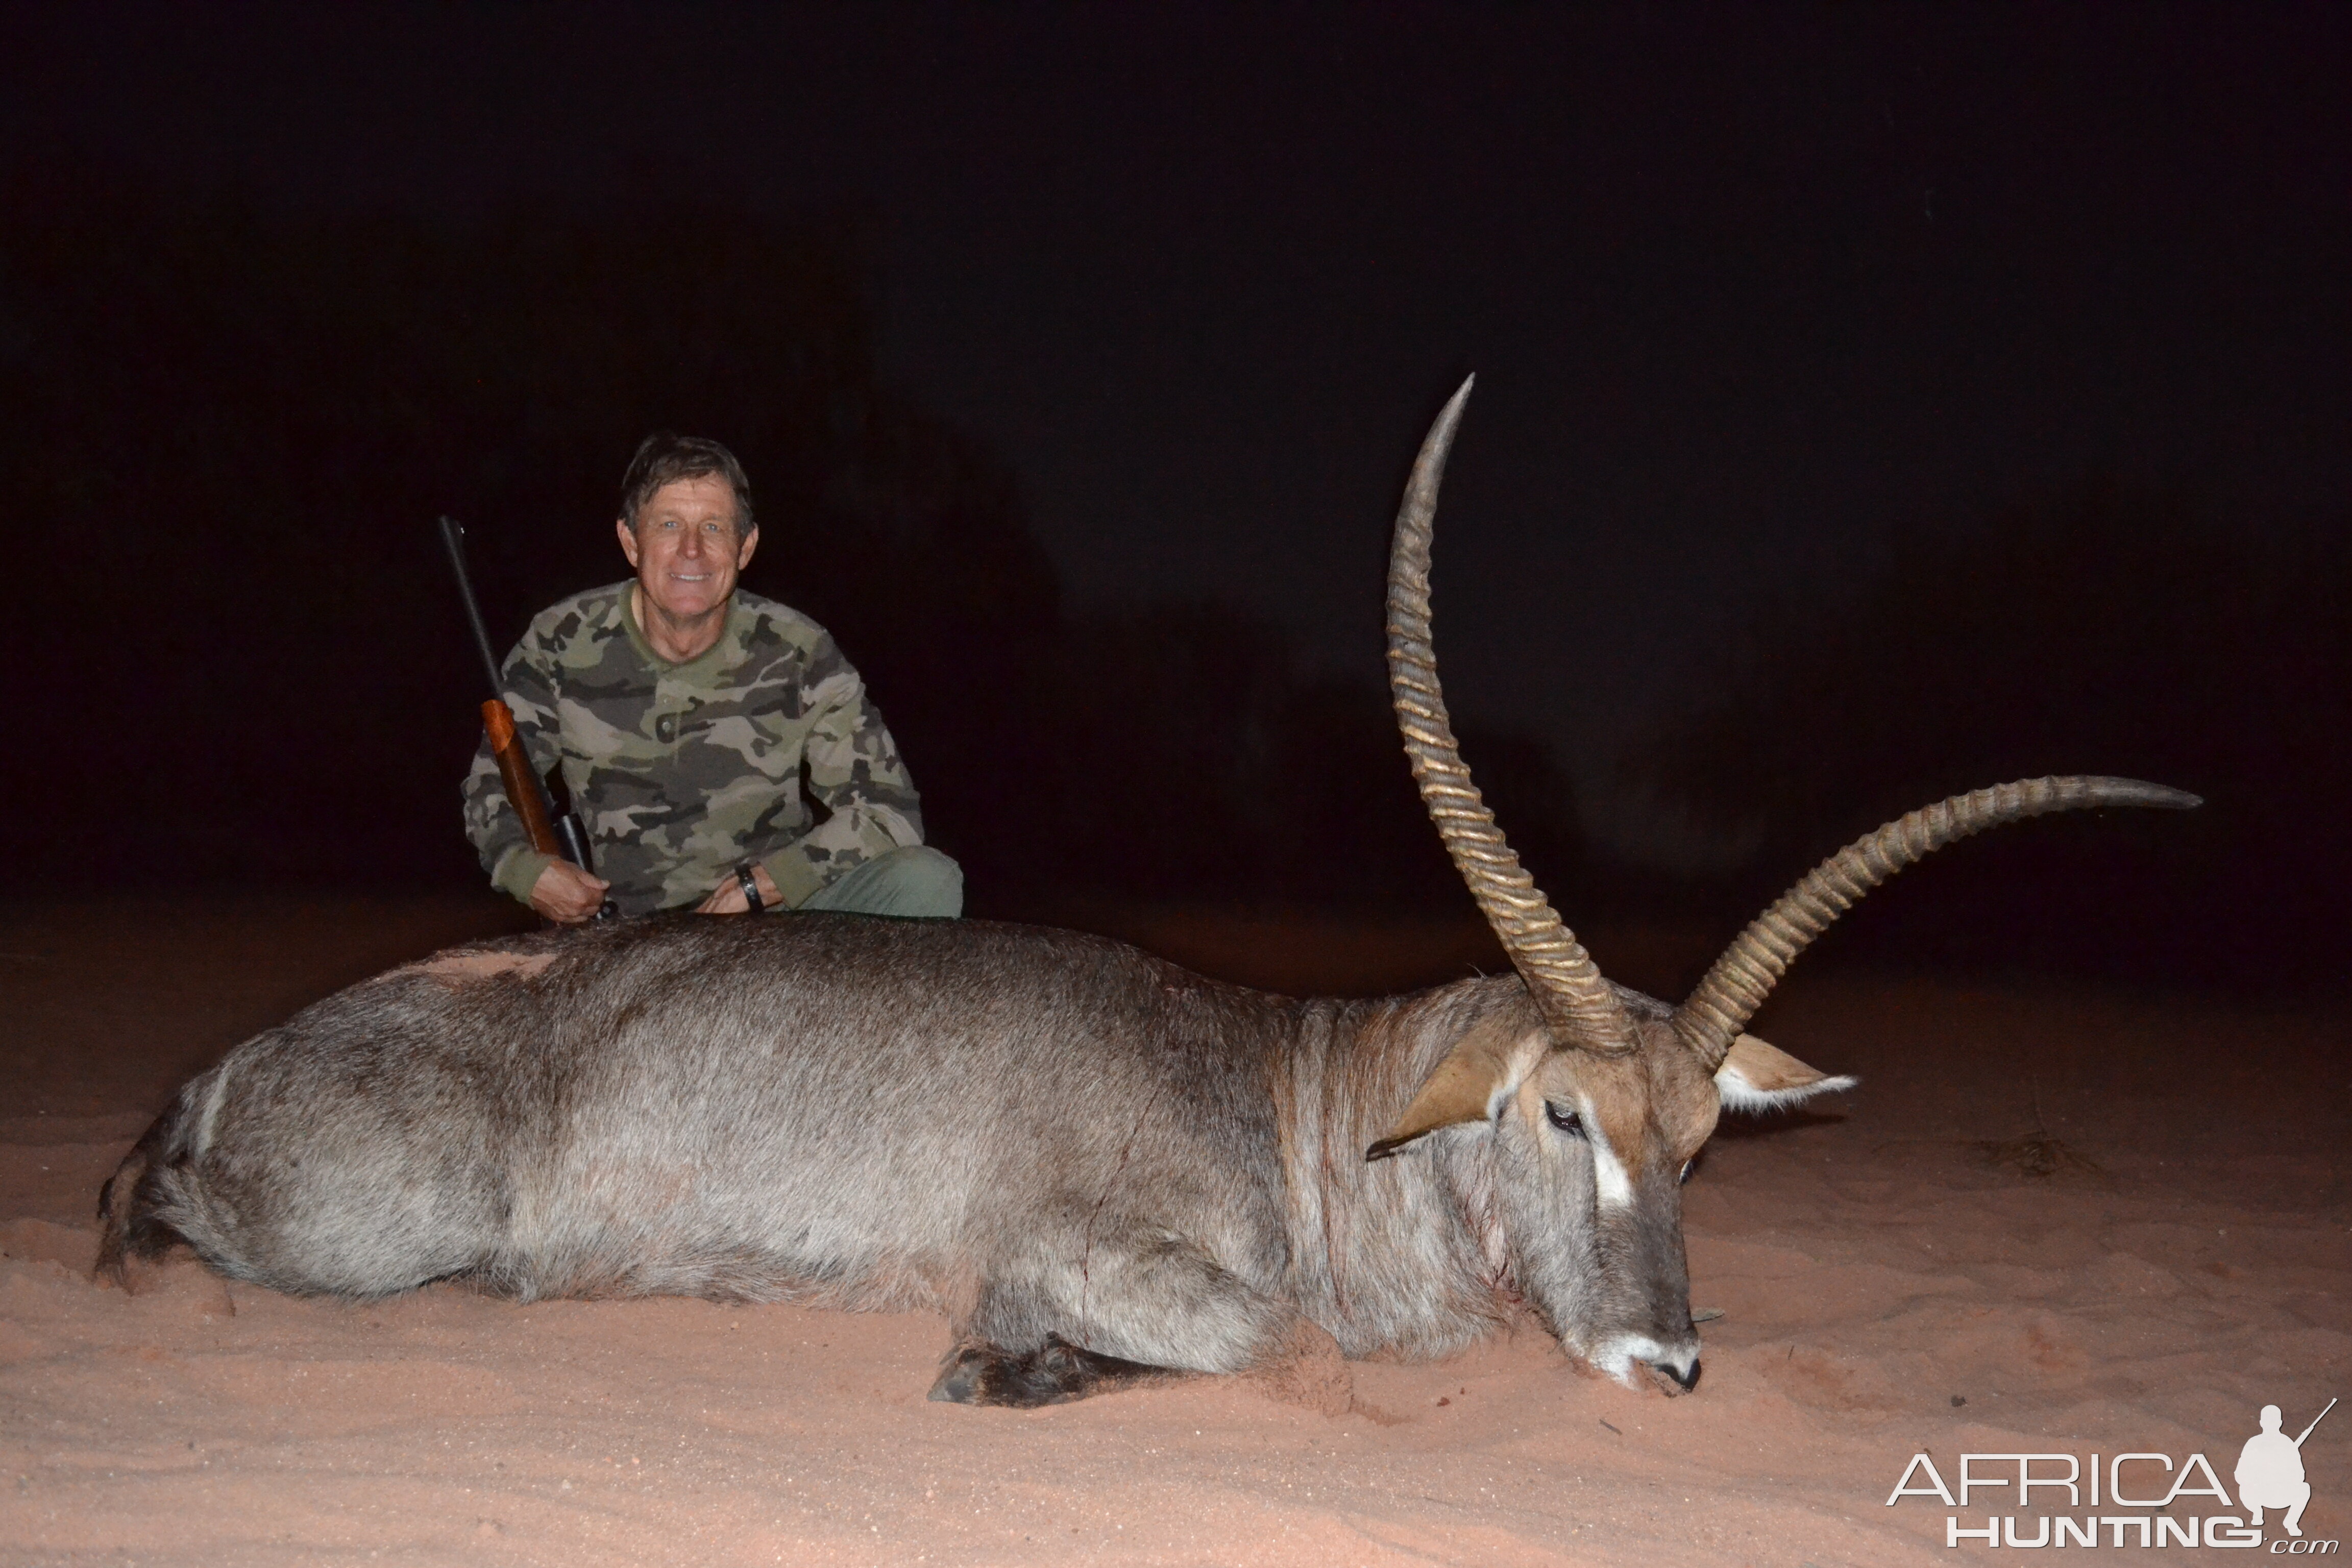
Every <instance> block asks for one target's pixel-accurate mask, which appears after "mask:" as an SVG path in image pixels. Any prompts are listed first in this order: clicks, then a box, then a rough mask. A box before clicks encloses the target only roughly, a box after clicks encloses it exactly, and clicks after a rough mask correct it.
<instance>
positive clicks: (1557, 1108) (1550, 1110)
mask: <svg viewBox="0 0 2352 1568" xmlns="http://www.w3.org/2000/svg"><path fill="white" fill-rule="evenodd" d="M1544 1116H1545V1118H1546V1120H1548V1121H1550V1122H1551V1124H1552V1125H1553V1126H1554V1127H1557V1128H1559V1130H1560V1131H1562V1132H1565V1133H1567V1134H1568V1135H1569V1136H1570V1138H1581V1137H1583V1136H1584V1121H1583V1120H1582V1119H1581V1118H1580V1117H1579V1116H1578V1115H1577V1114H1576V1112H1575V1111H1573V1110H1565V1109H1563V1108H1562V1107H1561V1105H1560V1103H1559V1101H1558V1100H1545V1101H1544Z"/></svg>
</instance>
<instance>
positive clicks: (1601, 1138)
mask: <svg viewBox="0 0 2352 1568" xmlns="http://www.w3.org/2000/svg"><path fill="white" fill-rule="evenodd" d="M1584 1142H1585V1146H1586V1147H1587V1148H1589V1149H1591V1151H1592V1185H1593V1188H1594V1190H1595V1191H1596V1192H1597V1193H1598V1194H1599V1195H1600V1198H1601V1207H1603V1208H1612V1209H1622V1208H1625V1207H1628V1206H1630V1205H1632V1204H1633V1178H1632V1177H1630V1176H1628V1175H1627V1174H1626V1173H1625V1163H1624V1162H1623V1161H1622V1160H1620V1159H1618V1158H1617V1152H1616V1151H1615V1150H1614V1149H1612V1148H1611V1147H1609V1139H1608V1136H1607V1135H1606V1134H1604V1133H1603V1132H1602V1131H1601V1119H1600V1118H1599V1117H1597V1116H1595V1115H1593V1114H1592V1108H1591V1106H1586V1107H1585V1108H1584Z"/></svg>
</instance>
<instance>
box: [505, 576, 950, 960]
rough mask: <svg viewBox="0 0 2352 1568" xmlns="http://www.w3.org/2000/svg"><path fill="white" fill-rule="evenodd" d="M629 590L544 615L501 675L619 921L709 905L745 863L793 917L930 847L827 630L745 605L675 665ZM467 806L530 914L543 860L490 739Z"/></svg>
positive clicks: (795, 615)
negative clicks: (821, 892)
mask: <svg viewBox="0 0 2352 1568" xmlns="http://www.w3.org/2000/svg"><path fill="white" fill-rule="evenodd" d="M633 587H635V582H634V580H633V581H631V582H627V583H618V584H614V585H613V586H611V587H609V588H595V589H592V590H590V591H589V592H587V593H585V594H577V595H573V596H572V597H571V598H569V599H566V600H564V601H563V602H562V604H560V605H555V606H554V607H553V608H552V609H550V610H548V611H546V612H545V613H544V614H542V615H541V616H540V617H539V618H538V619H537V620H534V621H533V622H531V624H530V630H529V631H528V632H526V633H524V634H523V639H522V641H521V642H520V643H518V644H516V645H515V648H514V651H513V652H512V653H509V655H507V660H506V666H505V668H504V669H503V670H502V671H501V672H500V673H501V678H502V680H503V682H504V685H505V687H506V700H507V704H508V706H509V707H510V708H512V709H513V710H514V717H515V731H516V732H517V733H518V734H519V735H520V736H521V737H522V741H523V743H524V745H525V747H526V748H527V749H528V750H529V752H530V760H531V765H532V767H533V768H535V769H536V770H538V771H539V772H540V773H541V774H544V773H546V771H547V770H548V769H549V768H550V767H551V766H553V765H554V764H555V763H557V762H558V761H559V760H561V762H562V764H563V781H564V784H565V785H566V786H567V787H568V788H569V789H570V790H571V792H572V806H573V809H574V810H575V811H577V812H578V813H579V815H580V819H581V821H582V823H583V825H584V826H586V828H587V830H588V837H589V842H590V846H591V849H592V851H593V855H594V857H595V860H596V874H597V875H598V876H600V877H603V878H604V879H606V880H607V881H609V882H611V883H612V884H613V890H612V893H611V895H610V896H611V898H612V899H613V900H614V902H615V903H617V904H618V905H619V906H620V908H621V911H622V912H623V913H624V914H632V915H635V914H649V913H651V912H653V911H654V910H665V909H675V908H677V907H678V906H681V905H687V906H691V905H694V904H697V903H699V902H701V901H702V900H703V899H704V897H706V896H707V895H708V894H709V892H710V891H711V889H714V888H716V887H718V886H719V883H720V882H721V881H723V880H724V879H726V878H727V877H728V876H730V874H731V873H732V871H733V869H734V868H735V867H736V866H737V865H738V864H739V863H740V862H741V861H743V860H745V859H757V860H759V861H760V862H761V864H762V865H764V866H765V867H766V868H767V869H768V875H769V876H771V877H772V878H773V879H775V883H776V887H777V888H778V889H780V890H781V891H782V893H783V896H784V902H785V903H786V904H787V905H794V904H798V903H801V902H802V901H803V900H806V899H807V898H808V897H809V896H810V895H811V894H813V893H814V892H816V890H817V889H820V888H822V887H824V885H825V884H826V883H828V882H831V881H833V880H834V879H836V878H838V877H840V876H841V875H843V874H844V873H845V872H846V871H848V870H850V869H851V868H854V867H856V866H858V865H860V864H862V863H864V862H865V861H867V860H870V859H872V858H875V857H876V856H878V855H884V854H887V853H888V852H889V851H891V850H893V849H896V848H898V847H901V846H905V845H915V844H920V843H921V842H922V841H923V818H922V813H921V809H920V807H919V805H918V804H917V796H916V795H915V787H914V784H912V782H911V781H909V780H908V777H907V769H906V767H905V765H904V764H903V763H900V762H899V760H898V745H897V743H896V742H893V741H892V740H891V739H890V731H887V730H886V729H884V728H883V727H882V716H881V715H880V714H879V713H877V712H876V711H875V710H874V708H873V706H872V705H871V704H870V703H868V702H867V701H866V684H865V682H864V681H862V680H860V679H858V676H857V671H856V670H855V669H852V668H850V666H849V661H848V660H847V659H845V658H842V657H841V650H840V649H839V648H837V647H835V646H834V642H833V638H832V637H831V636H830V635H828V634H827V633H826V631H825V630H824V627H823V626H818V625H817V624H816V623H815V622H814V621H812V620H810V619H809V618H808V617H807V616H803V615H801V614H800V613H799V612H798V611H795V610H792V609H788V608H786V607H785V606H784V605H779V604H777V603H775V602H774V601H773V600H772V599H763V598H761V597H760V596H759V595H756V594H747V593H744V592H742V591H741V590H740V589H739V590H737V592H736V594H735V595H734V597H733V598H732V599H731V600H730V601H729V604H728V607H727V628H726V630H725V631H724V632H722V633H721V634H720V635H719V641H718V643H717V644H716V645H715V646H714V647H711V648H710V649H709V651H708V652H706V653H704V654H703V655H702V656H701V657H700V658H695V659H691V660H689V661H688V662H687V663H685V664H672V663H670V662H668V661H667V659H664V658H661V657H660V656H659V655H657V654H656V653H655V652H654V651H653V649H652V648H651V647H648V646H647V645H646V639H645V634H644V632H643V631H642V630H641V629H640V628H639V627H638V626H637V624H636V616H635V611H634V608H633V605H632V603H631V595H630V592H629V590H630V589H631V588H633ZM465 796H466V836H467V837H468V838H471V839H472V840H473V841H474V847H475V848H476V849H477V850H478V851H479V852H480V854H481V858H482V866H483V868H485V869H486V870H488V872H489V873H490V879H491V880H492V881H493V882H495V883H496V884H497V885H498V886H499V888H501V889H505V890H506V891H507V892H509V893H510V894H512V895H513V896H514V897H516V898H518V899H520V900H523V901H524V902H526V903H527V902H529V901H530V889H531V884H532V883H534V882H536V881H537V880H538V879H539V874H540V872H541V871H542V870H544V869H545V868H546V867H547V857H546V856H544V855H541V854H540V853H538V852H537V851H535V850H533V849H532V848H531V847H530V843H529V841H528V840H527V839H526V838H525V837H524V836H523V830H522V823H521V821H520V818H518V817H517V816H515V813H514V808H513V807H512V806H510V805H508V803H507V797H506V792H505V791H504V790H503V789H501V788H500V787H499V770H498V763H496V762H495V761H493V760H492V758H491V755H490V747H489V742H488V740H487V739H486V740H484V741H483V742H482V745H481V748H480V749H479V750H478V751H477V752H475V753H474V766H473V770H472V771H471V772H470V773H467V775H466V784H465ZM812 802H814V805H815V807H816V808H817V809H816V810H814V811H812V809H811V803H812Z"/></svg>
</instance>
